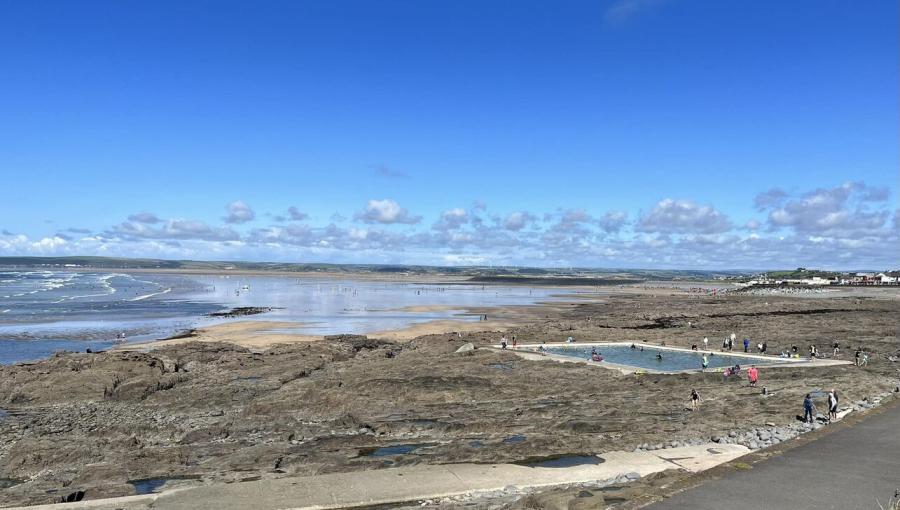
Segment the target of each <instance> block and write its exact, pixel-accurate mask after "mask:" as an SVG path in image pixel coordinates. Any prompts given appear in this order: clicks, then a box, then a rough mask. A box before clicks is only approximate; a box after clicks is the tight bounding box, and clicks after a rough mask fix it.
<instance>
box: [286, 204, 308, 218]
mask: <svg viewBox="0 0 900 510" xmlns="http://www.w3.org/2000/svg"><path fill="white" fill-rule="evenodd" d="M287 212H288V218H289V219H290V220H291V221H303V220H305V219H307V218H309V215H308V214H306V213H305V212H302V211H300V209H297V208H296V207H295V206H290V207H288V210H287Z"/></svg>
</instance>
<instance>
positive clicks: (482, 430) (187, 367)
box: [0, 295, 900, 506]
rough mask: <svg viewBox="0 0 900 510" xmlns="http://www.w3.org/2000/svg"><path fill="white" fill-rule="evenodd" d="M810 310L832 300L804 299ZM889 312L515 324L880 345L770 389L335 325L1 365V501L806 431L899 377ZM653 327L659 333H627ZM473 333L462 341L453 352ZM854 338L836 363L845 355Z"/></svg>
mask: <svg viewBox="0 0 900 510" xmlns="http://www.w3.org/2000/svg"><path fill="white" fill-rule="evenodd" d="M809 309H816V310H822V309H829V310H835V311H834V312H830V313H814V314H811V313H803V312H804V311H805V310H809ZM898 311H900V304H898V302H896V301H890V300H865V301H863V302H862V303H861V304H860V306H859V309H856V308H851V307H848V306H847V302H846V301H845V300H841V299H817V300H816V301H815V303H809V302H807V301H801V300H791V299H775V298H772V297H768V298H758V297H753V296H734V297H727V298H720V299H715V300H712V299H704V300H701V299H696V298H693V297H690V296H679V295H676V296H643V295H637V296H625V297H622V298H621V299H619V298H617V299H611V300H608V301H606V302H602V303H601V302H589V303H575V304H561V305H559V307H558V308H556V309H552V310H551V309H547V311H546V312H545V313H544V314H543V315H545V316H544V317H542V318H540V319H537V318H536V319H535V320H534V321H533V322H530V323H527V324H523V325H521V326H519V327H516V328H514V329H513V330H510V331H507V332H506V334H507V335H511V334H515V335H517V337H518V338H519V339H520V340H521V341H528V342H541V341H564V340H565V338H566V337H568V336H574V337H575V338H577V340H578V341H611V340H616V341H631V340H636V341H642V340H648V341H650V342H656V343H658V342H661V341H666V343H667V345H671V346H690V345H691V343H694V342H696V341H697V338H698V337H699V338H702V337H703V336H704V335H709V336H710V337H711V338H715V336H713V334H714V333H715V334H719V333H721V332H730V331H731V330H732V328H734V329H736V330H738V331H739V332H741V333H743V332H744V331H749V333H748V334H749V335H751V336H752V337H753V338H766V339H767V340H768V343H769V347H770V349H772V350H773V351H777V350H778V349H781V348H785V347H790V345H791V344H793V343H797V344H799V345H801V346H802V345H806V344H807V343H811V342H812V341H820V340H816V339H821V338H823V337H829V336H830V337H833V338H838V339H841V342H842V343H845V342H849V341H850V340H848V339H849V338H850V335H852V338H853V342H854V343H855V342H859V344H860V345H863V346H865V347H866V348H867V349H869V352H870V353H871V362H870V364H869V366H867V367H856V366H853V365H852V364H851V365H841V366H831V367H826V366H818V367H817V366H804V367H787V368H761V369H760V374H761V384H765V385H767V386H768V388H769V389H770V392H772V393H773V394H772V395H768V396H762V395H761V394H760V391H759V389H758V388H750V387H748V386H747V384H746V381H744V380H730V381H723V379H722V377H721V375H720V374H714V373H693V374H673V375H667V374H629V375H626V374H622V373H620V372H618V371H615V370H607V369H602V368H599V367H595V366H589V365H584V364H577V363H549V362H545V361H530V360H525V359H522V358H521V357H519V356H518V355H516V354H514V353H510V352H498V351H495V350H492V349H484V348H482V347H486V346H488V345H492V344H495V343H496V342H497V340H498V338H499V332H493V331H484V332H477V333H465V334H462V335H458V334H440V335H427V336H422V337H418V338H415V339H413V340H409V341H405V340H404V341H384V340H379V339H374V338H366V337H360V336H333V337H326V338H325V339H323V340H321V341H314V342H305V343H297V344H285V345H278V346H275V347H272V348H268V349H264V350H254V349H249V348H245V347H240V346H237V345H234V344H230V343H201V342H191V341H189V340H190V339H187V340H188V341H186V342H184V343H178V344H172V345H164V346H161V347H158V348H154V349H152V350H149V351H146V352H144V351H118V350H114V351H107V352H104V353H93V354H88V353H70V354H59V355H56V356H53V357H52V358H50V359H47V360H43V361H40V362H36V363H29V364H19V365H10V366H3V367H0V409H3V410H5V415H3V416H0V480H5V482H3V483H4V485H5V486H7V488H5V489H4V490H2V491H0V505H3V506H9V505H22V504H36V503H52V502H58V501H59V500H60V499H62V498H67V497H69V496H70V495H71V494H73V493H74V494H77V493H78V491H83V497H84V498H85V499H96V498H101V497H112V496H127V495H133V494H136V493H139V492H140V491H145V490H160V488H161V487H165V488H172V487H178V486H183V485H196V484H211V483H222V482H236V481H247V480H254V479H267V478H278V477H285V476H304V475H312V474H321V473H330V472H345V471H358V470H366V469H380V468H384V467H391V466H408V465H417V464H423V463H427V464H446V463H457V462H472V463H518V462H523V461H526V460H528V459H532V460H533V459H541V458H545V459H549V458H555V457H559V456H571V455H585V454H591V455H594V454H603V453H604V452H608V451H613V450H625V451H630V450H634V449H638V448H643V449H648V450H649V449H655V448H657V447H659V448H663V449H665V448H666V447H667V446H668V447H669V448H671V447H672V446H671V445H672V444H673V443H674V444H676V445H684V444H695V443H696V442H697V441H702V442H707V441H709V440H710V439H715V438H718V439H719V440H720V441H722V442H726V443H727V442H731V443H738V444H744V445H745V446H748V447H750V446H752V445H753V444H754V443H755V444H756V445H757V446H758V447H760V448H763V447H765V446H766V445H768V444H773V445H774V444H777V442H780V441H784V440H786V439H789V438H790V437H795V436H796V435H799V434H800V433H802V432H805V428H804V427H803V426H802V425H799V424H798V423H797V421H796V418H795V416H796V415H797V414H798V412H800V410H801V403H802V397H803V395H804V394H805V393H807V392H809V391H812V390H815V389H818V388H831V387H836V388H838V389H839V390H840V391H841V394H842V397H843V400H844V402H853V406H854V407H858V408H859V409H861V410H866V409H868V408H869V407H870V406H875V405H877V403H878V402H879V401H880V400H879V399H880V398H884V396H885V394H887V393H889V392H891V391H892V390H893V389H894V388H895V387H896V385H897V365H896V364H895V363H893V362H892V361H890V359H889V357H890V356H894V355H895V354H896V352H897V350H898V349H900V340H898V338H897V330H896V324H894V318H895V317H896V316H897V312H898ZM769 312H778V313H769ZM658 319H664V320H658ZM657 323H660V324H665V327H662V328H655V329H651V330H646V329H637V328H636V326H640V325H643V324H657ZM689 323H690V325H689ZM698 325H699V326H698ZM465 344H472V346H473V348H472V349H463V351H462V352H457V351H458V350H460V348H461V347H463V346H464V345H465ZM848 350H849V347H848V348H847V349H845V352H842V353H841V354H840V355H839V357H841V356H843V357H844V359H849V357H850V356H852V352H846V351H848ZM692 388H696V389H697V390H698V391H699V392H700V393H701V394H702V395H703V396H704V403H703V408H702V410H701V411H699V412H691V411H690V410H687V409H685V405H686V404H687V398H688V395H689V393H690V390H691V389H692ZM815 427H816V426H815V425H813V426H812V427H811V428H813V429H814V428H815ZM147 480H150V481H151V482H147ZM634 483H636V482H632V484H634ZM641 483H643V482H641ZM647 483H648V484H649V483H650V482H649V481H648V482H647ZM651 485H652V484H650V485H647V487H650V486H651ZM148 487H149V489H148ZM585 490H589V489H585ZM629 490H631V489H629ZM635 490H637V489H635ZM647 490H649V488H648V489H647ZM589 491H590V490H589ZM518 496H519V499H521V497H523V495H521V494H520V495H518ZM504 497H506V496H504ZM510 497H512V496H510ZM535 497H537V496H535ZM573 497H574V496H573ZM504 501H505V500H504ZM610 501H612V499H610ZM504 504H506V503H504ZM509 504H512V505H514V504H519V503H515V502H509Z"/></svg>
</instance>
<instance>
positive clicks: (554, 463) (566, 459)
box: [517, 455, 604, 468]
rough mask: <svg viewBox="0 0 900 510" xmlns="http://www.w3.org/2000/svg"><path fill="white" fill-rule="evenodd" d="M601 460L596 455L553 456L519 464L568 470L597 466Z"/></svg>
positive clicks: (601, 462)
mask: <svg viewBox="0 0 900 510" xmlns="http://www.w3.org/2000/svg"><path fill="white" fill-rule="evenodd" d="M603 462H604V461H603V459H601V458H600V457H597V456H596V455H554V456H551V457H544V458H542V459H529V460H526V461H523V462H521V463H518V462H517V464H521V465H523V466H528V467H540V468H569V467H577V466H597V465H600V464H603Z"/></svg>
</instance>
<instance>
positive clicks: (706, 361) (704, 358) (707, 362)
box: [701, 354, 709, 368]
mask: <svg viewBox="0 0 900 510" xmlns="http://www.w3.org/2000/svg"><path fill="white" fill-rule="evenodd" d="M701 366H703V368H709V358H707V357H706V354H704V355H703V363H701Z"/></svg>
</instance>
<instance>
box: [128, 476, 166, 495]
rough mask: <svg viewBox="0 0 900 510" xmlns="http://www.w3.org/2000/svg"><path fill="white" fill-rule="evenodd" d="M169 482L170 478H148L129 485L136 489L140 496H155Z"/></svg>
mask: <svg viewBox="0 0 900 510" xmlns="http://www.w3.org/2000/svg"><path fill="white" fill-rule="evenodd" d="M168 481H169V479H168V478H147V479H144V480H131V481H129V482H128V483H129V484H130V485H131V486H132V487H134V491H135V492H136V493H138V494H153V493H154V492H157V491H158V490H159V489H160V487H162V486H163V485H165V484H166V482H168Z"/></svg>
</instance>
